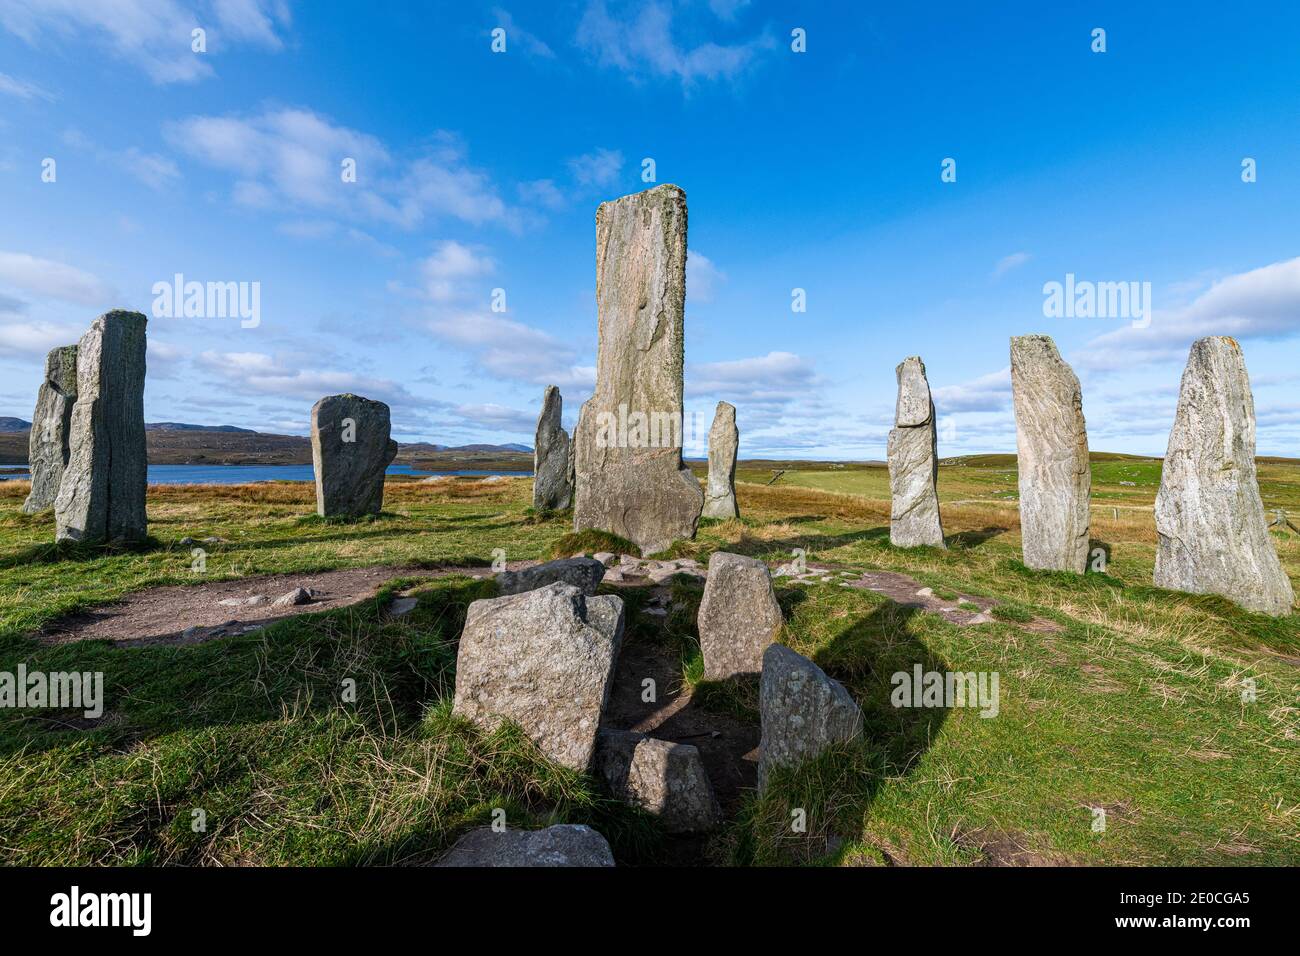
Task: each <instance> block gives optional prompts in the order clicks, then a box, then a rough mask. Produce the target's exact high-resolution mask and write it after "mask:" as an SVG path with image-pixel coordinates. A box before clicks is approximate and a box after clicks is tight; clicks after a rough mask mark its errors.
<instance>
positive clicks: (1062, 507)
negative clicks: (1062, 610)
mask: <svg viewBox="0 0 1300 956" xmlns="http://www.w3.org/2000/svg"><path fill="white" fill-rule="evenodd" d="M1011 394H1012V400H1013V404H1014V406H1015V414H1016V449H1017V456H1016V461H1017V467H1018V469H1019V473H1020V537H1021V550H1022V553H1023V557H1024V562H1025V565H1026V566H1027V567H1031V568H1041V569H1045V570H1049V571H1075V572H1077V573H1079V574H1082V573H1083V572H1084V569H1085V568H1086V566H1087V561H1088V517H1089V516H1088V496H1089V493H1090V492H1091V489H1092V470H1091V466H1090V464H1089V462H1088V430H1087V426H1086V425H1085V423H1084V420H1083V393H1082V391H1081V390H1080V388H1079V379H1078V378H1077V377H1076V376H1075V374H1074V371H1073V370H1072V369H1071V368H1070V366H1068V365H1067V364H1065V362H1064V361H1063V360H1062V358H1061V355H1060V353H1059V352H1057V350H1056V343H1054V342H1053V341H1052V339H1051V338H1050V337H1049V336H1046V335H1020V336H1014V337H1013V338H1012V339H1011Z"/></svg>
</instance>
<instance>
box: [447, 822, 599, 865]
mask: <svg viewBox="0 0 1300 956" xmlns="http://www.w3.org/2000/svg"><path fill="white" fill-rule="evenodd" d="M435 865H436V866H440V867H441V866H509V867H521V866H526V867H533V866H582V867H586V866H613V865H614V854H613V852H612V851H611V850H610V848H609V843H608V841H606V839H605V838H604V837H603V836H601V835H600V834H599V833H597V832H596V831H595V830H593V829H592V828H591V827H588V826H583V825H581V824H557V825H556V826H552V827H547V828H546V829H545V830H515V829H506V830H502V831H501V832H499V833H498V832H497V831H495V830H493V829H492V828H491V827H483V828H481V829H478V830H471V831H470V832H469V833H466V834H465V835H464V836H463V837H461V838H460V839H459V840H457V841H456V845H455V846H453V847H452V848H451V850H450V851H448V853H447V855H446V856H444V857H443V858H442V859H441V860H439V861H438V862H437V864H435Z"/></svg>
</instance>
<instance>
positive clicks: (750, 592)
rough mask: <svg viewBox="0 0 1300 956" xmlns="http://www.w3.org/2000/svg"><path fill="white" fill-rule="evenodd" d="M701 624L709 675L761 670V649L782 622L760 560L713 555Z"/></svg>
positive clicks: (714, 677) (773, 637)
mask: <svg viewBox="0 0 1300 956" xmlns="http://www.w3.org/2000/svg"><path fill="white" fill-rule="evenodd" d="M697 623H698V627H699V634H700V650H701V651H703V653H704V676H705V677H706V678H707V679H709V680H725V679H727V678H729V677H733V676H736V675H739V674H757V673H758V672H759V671H760V670H762V667H763V652H764V651H765V650H766V649H767V647H768V645H770V644H771V643H772V642H773V641H775V640H776V638H777V635H778V634H779V633H780V631H781V625H782V624H783V623H784V619H783V618H782V616H781V606H780V605H779V604H778V603H777V600H776V593H775V592H774V591H773V590H772V579H771V577H770V576H769V574H768V571H767V565H765V564H764V563H763V562H762V561H759V560H758V559H757V558H747V557H743V556H742V555H739V554H727V553H726V552H724V551H718V552H715V553H714V554H713V556H712V557H711V558H709V574H708V578H707V583H706V584H705V586H704V597H703V598H702V599H701V600H700V613H699V618H698V622H697Z"/></svg>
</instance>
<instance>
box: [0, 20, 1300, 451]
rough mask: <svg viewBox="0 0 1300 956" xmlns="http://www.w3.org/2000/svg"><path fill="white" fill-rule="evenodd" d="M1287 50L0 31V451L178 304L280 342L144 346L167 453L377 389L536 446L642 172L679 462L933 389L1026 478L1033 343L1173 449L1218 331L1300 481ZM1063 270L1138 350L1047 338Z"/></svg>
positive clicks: (1067, 43)
mask: <svg viewBox="0 0 1300 956" xmlns="http://www.w3.org/2000/svg"><path fill="white" fill-rule="evenodd" d="M1135 6H1140V7H1141V8H1142V9H1132V8H1133V7H1135ZM894 7H902V8H903V9H893V8H894ZM994 7H995V8H996V9H990V8H994ZM1048 8H1050V9H1048ZM195 27H201V28H203V29H204V30H205V31H206V47H207V49H206V51H205V52H202V53H195V52H193V51H192V49H191V46H192V39H191V37H192V30H193V29H194V28H195ZM495 28H501V29H504V30H505V38H506V51H505V52H504V53H494V52H493V51H492V49H491V44H492V36H491V31H492V30H493V29H495ZM795 28H800V29H802V30H804V31H806V38H807V40H806V52H803V53H796V52H794V51H793V50H792V49H791V31H792V30H794V29H795ZM1095 28H1102V29H1104V30H1105V31H1106V33H1105V41H1106V50H1105V52H1104V53H1099V52H1093V50H1092V46H1093V43H1094V41H1093V36H1092V32H1093V30H1094V29H1095ZM1298 43H1300V10H1298V9H1297V7H1296V5H1294V4H1290V3H1286V4H1284V3H1277V4H1269V3H1265V4H1255V5H1251V7H1250V8H1249V11H1248V13H1247V12H1243V11H1242V10H1240V9H1234V8H1232V7H1231V6H1228V5H1224V4H1219V3H1200V2H1190V3H1177V4H1175V3H1150V4H1142V5H1134V4H1129V3H1088V4H1083V3H1059V4H1042V3H1040V2H1032V3H1031V2H1025V3H1018V2H1017V3H1002V4H996V5H995V4H988V3H950V4H949V3H931V4H924V5H912V4H897V5H889V8H886V7H885V5H878V4H865V3H864V4H856V3H855V4H831V3H807V4H799V3H763V2H760V0H751V2H745V0H690V2H688V0H679V2H672V0H639V2H636V3H621V2H615V0H575V2H557V3H540V2H532V3H522V2H512V0H503V2H502V3H499V4H493V3H486V4H481V5H479V4H474V3H449V2H447V3H427V4H416V3H398V2H391V3H375V4H368V5H366V6H365V8H364V9H362V8H361V7H360V6H358V5H355V4H343V3H327V2H313V3H293V2H289V0H200V2H193V3H191V2H182V0H116V2H115V3H113V4H107V3H104V4H90V3H84V2H79V0H0V415H17V416H21V417H24V418H28V417H30V413H31V407H32V405H33V403H34V399H35V392H36V388H37V385H38V383H39V379H40V370H41V359H42V356H43V355H44V353H45V352H46V351H47V350H48V349H49V348H51V347H53V346H55V345H59V344H65V343H69V342H73V341H75V340H76V339H77V337H78V336H79V334H80V332H81V331H83V330H84V328H85V327H86V326H87V325H88V324H89V322H90V320H91V319H93V318H94V316H95V315H97V314H99V313H100V312H102V311H105V310H106V309H108V308H114V307H119V308H131V309H138V310H140V311H144V312H146V313H149V312H150V311H151V304H152V302H153V294H152V288H153V285H154V283H156V282H159V281H170V280H171V278H172V276H173V275H174V274H176V273H182V274H184V276H185V277H186V279H187V280H197V281H201V282H210V281H211V282H245V283H253V282H256V283H259V287H260V295H261V311H260V324H258V325H257V326H256V327H255V328H243V327H241V324H240V322H239V321H238V320H235V319H228V318H151V320H150V327H149V338H150V353H149V375H148V383H147V387H146V415H147V417H148V419H149V420H151V421H156V420H174V421H187V422H196V423H200V424H225V423H229V424H236V425H244V426H248V427H254V428H258V429H260V430H264V431H278V432H292V433H305V432H306V430H307V427H308V414H309V410H310V407H311V405H312V403H313V402H314V401H315V400H316V399H317V398H319V397H321V396H322V395H325V394H330V393H333V392H340V391H356V392H359V393H360V394H364V395H367V396H369V397H372V398H377V399H381V400H383V401H386V402H388V403H389V404H390V405H391V406H392V409H393V419H394V432H395V436H396V437H397V438H398V439H399V440H403V441H412V440H428V441H435V442H440V443H443V444H460V443H463V442H468V441H496V442H509V441H523V442H529V443H531V441H532V433H533V427H534V422H535V419H536V415H537V411H538V408H539V404H540V399H541V394H542V390H543V387H544V386H545V385H547V384H552V383H554V384H558V385H560V387H561V389H562V391H563V393H564V396H565V418H566V421H568V422H569V423H572V421H573V419H574V418H575V417H576V414H577V409H578V405H579V404H580V402H581V401H582V400H583V399H584V398H585V397H586V396H587V395H588V394H589V392H590V388H591V384H592V381H593V377H594V365H595V345H596V315H595V303H594V287H595V229H594V214H595V210H596V206H597V204H598V203H600V202H601V201H603V200H606V199H612V198H615V197H617V196H621V195H625V194H627V193H630V192H635V191H637V190H639V189H642V188H646V187H647V184H646V183H645V182H643V181H642V161H643V160H644V159H645V158H647V157H648V158H652V159H653V160H654V162H655V167H656V168H655V172H656V180H657V182H673V183H677V184H678V185H680V186H681V187H682V188H684V189H685V190H686V192H687V196H688V202H689V210H690V227H689V245H690V249H691V253H690V255H691V259H690V263H689V267H688V291H687V309H686V357H687V372H686V390H687V407H688V413H694V425H695V427H694V428H693V429H692V428H691V422H690V420H689V417H688V428H687V448H686V452H687V454H698V453H700V452H701V451H702V450H703V447H704V446H703V441H704V437H705V434H706V433H707V430H708V425H709V421H710V419H711V416H712V411H713V406H714V404H715V403H716V402H717V401H718V400H719V399H726V400H729V401H731V402H733V403H734V404H735V405H736V406H737V408H738V423H739V426H740V429H741V454H742V456H750V457H752V456H760V455H766V456H780V457H826V458H843V459H860V458H883V457H884V447H885V438H886V434H887V432H888V429H889V427H890V424H891V422H892V415H893V404H894V394H895V382H894V371H893V370H894V366H895V365H896V364H897V363H898V362H899V361H901V360H902V359H903V358H904V357H906V356H908V355H912V354H920V355H921V356H922V357H923V358H924V360H925V363H926V365H927V368H928V370H929V376H930V382H931V386H932V388H933V389H934V393H935V401H936V405H937V408H938V414H939V417H940V422H941V426H942V427H941V431H940V434H941V437H940V453H941V454H943V455H954V454H965V453H973V452H984V451H1012V450H1014V447H1015V430H1014V419H1013V417H1012V413H1011V408H1010V385H1009V377H1008V374H1007V351H1008V346H1007V340H1008V337H1009V336H1010V335H1014V334H1023V333H1029V332H1045V333H1047V334H1050V335H1052V336H1053V337H1054V338H1055V339H1056V341H1057V343H1058V345H1059V346H1060V348H1061V350H1062V353H1063V354H1064V355H1065V356H1066V358H1067V359H1068V360H1069V361H1071V362H1072V363H1073V364H1074V365H1075V368H1076V370H1077V371H1078V373H1079V375H1080V378H1081V380H1082V381H1083V386H1084V411H1085V414H1086V417H1087V420H1088V428H1089V435H1090V442H1091V445H1092V447H1093V448H1094V449H1098V450H1110V451H1129V452H1138V453H1157V454H1159V453H1163V451H1164V447H1165V442H1166V438H1167V434H1168V429H1169V426H1170V425H1171V423H1172V420H1173V412H1174V403H1175V400H1176V397H1177V389H1178V382H1179V377H1180V375H1181V372H1182V366H1183V363H1184V361H1185V359H1186V355H1187V348H1188V346H1189V345H1190V343H1191V341H1192V340H1193V339H1194V338H1196V337H1198V336H1199V335H1205V334H1234V335H1236V336H1237V337H1238V338H1239V339H1240V341H1241V342H1242V344H1243V347H1244V350H1245V354H1246V361H1247V366H1248V368H1249V370H1250V373H1251V377H1252V383H1253V385H1254V391H1255V401H1256V411H1257V414H1258V420H1259V451H1260V453H1261V454H1285V455H1292V456H1296V455H1300V362H1297V358H1298V357H1300V348H1297V337H1298V336H1300V259H1297V257H1298V256H1300V242H1298V240H1297V238H1296V236H1297V233H1296V227H1295V222H1296V211H1297V209H1298V208H1300V203H1298V200H1300V179H1298V177H1297V175H1296V171H1297V170H1300V138H1298V137H1297V134H1296V129H1297V122H1296V121H1297V112H1298V110H1300V57H1297V55H1296V54H1297V44H1298ZM1248 157H1249V158H1251V159H1253V160H1254V161H1255V164H1256V170H1257V180H1256V181H1255V182H1251V183H1246V182H1243V181H1242V161H1243V159H1245V158H1248ZM47 158H52V159H54V160H55V163H56V165H55V171H56V178H55V180H54V181H53V182H45V181H43V179H42V170H43V165H42V164H43V161H44V160H45V159H47ZM345 158H352V159H355V160H356V168H357V177H356V180H357V181H356V182H351V183H345V182H343V181H342V177H341V175H340V169H341V163H342V161H343V160H344V159H345ZM948 158H951V159H953V160H955V162H956V173H957V175H956V181H955V182H944V181H942V178H941V175H940V174H941V167H942V163H943V161H944V160H945V159H948ZM1067 274H1073V275H1075V276H1076V277H1077V278H1078V279H1079V280H1086V281H1094V282H1137V283H1144V282H1149V283H1150V284H1151V285H1150V288H1151V299H1152V302H1153V305H1154V309H1153V317H1152V321H1151V323H1150V325H1149V327H1147V328H1138V327H1135V326H1134V324H1133V322H1132V321H1130V318H1128V317H1123V316H1122V317H1110V318H1058V317H1048V316H1046V315H1045V314H1044V292H1043V288H1044V284H1045V283H1048V282H1053V281H1057V282H1063V281H1064V280H1065V276H1066V275H1067ZM795 288H801V289H804V290H805V291H806V297H807V311H806V312H802V313H799V312H793V311H792V310H791V290H792V289H795ZM493 289H504V290H505V304H506V311H504V312H494V311H492V309H491V302H492V290H493Z"/></svg>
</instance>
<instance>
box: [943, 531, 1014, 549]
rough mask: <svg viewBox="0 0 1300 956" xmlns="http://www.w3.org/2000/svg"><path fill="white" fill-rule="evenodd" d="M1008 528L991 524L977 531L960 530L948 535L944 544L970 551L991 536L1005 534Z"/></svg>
mask: <svg viewBox="0 0 1300 956" xmlns="http://www.w3.org/2000/svg"><path fill="white" fill-rule="evenodd" d="M1006 530H1007V529H1006V528H1003V527H1000V526H996V525H991V526H989V527H987V528H980V529H979V530H977V531H975V530H973V531H958V532H957V533H955V534H950V535H948V536H947V537H945V538H944V539H943V540H944V544H946V545H948V547H950V548H953V549H955V550H958V551H970V550H972V549H974V548H978V547H979V546H980V545H981V544H983V543H984V542H985V541H988V540H989V539H990V538H996V537H997V536H998V535H1000V534H1003V533H1004V532H1005V531H1006Z"/></svg>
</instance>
